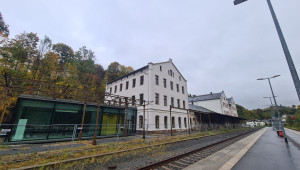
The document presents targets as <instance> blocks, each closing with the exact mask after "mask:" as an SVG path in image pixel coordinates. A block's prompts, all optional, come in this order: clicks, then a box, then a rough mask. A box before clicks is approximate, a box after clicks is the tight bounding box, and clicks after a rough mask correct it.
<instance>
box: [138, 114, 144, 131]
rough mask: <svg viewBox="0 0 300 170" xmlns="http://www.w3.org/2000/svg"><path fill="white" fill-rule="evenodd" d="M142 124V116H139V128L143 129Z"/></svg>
mask: <svg viewBox="0 0 300 170" xmlns="http://www.w3.org/2000/svg"><path fill="white" fill-rule="evenodd" d="M143 122H144V119H143V116H142V115H140V116H139V128H143V124H144V123H143Z"/></svg>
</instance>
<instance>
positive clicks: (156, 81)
mask: <svg viewBox="0 0 300 170" xmlns="http://www.w3.org/2000/svg"><path fill="white" fill-rule="evenodd" d="M155 84H156V85H158V75H155Z"/></svg>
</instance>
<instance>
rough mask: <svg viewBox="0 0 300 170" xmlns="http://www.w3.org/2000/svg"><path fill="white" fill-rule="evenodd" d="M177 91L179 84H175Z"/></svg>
mask: <svg viewBox="0 0 300 170" xmlns="http://www.w3.org/2000/svg"><path fill="white" fill-rule="evenodd" d="M176 89H177V92H179V84H176Z"/></svg>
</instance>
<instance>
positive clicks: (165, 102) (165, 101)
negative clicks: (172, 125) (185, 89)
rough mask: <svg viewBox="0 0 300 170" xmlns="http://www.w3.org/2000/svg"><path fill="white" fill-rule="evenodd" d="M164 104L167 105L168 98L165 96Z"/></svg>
mask: <svg viewBox="0 0 300 170" xmlns="http://www.w3.org/2000/svg"><path fill="white" fill-rule="evenodd" d="M164 106H168V99H167V96H164Z"/></svg>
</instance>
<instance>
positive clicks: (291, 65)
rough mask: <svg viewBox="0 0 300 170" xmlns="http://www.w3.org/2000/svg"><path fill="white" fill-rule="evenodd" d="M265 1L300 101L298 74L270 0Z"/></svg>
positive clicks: (238, 1)
mask: <svg viewBox="0 0 300 170" xmlns="http://www.w3.org/2000/svg"><path fill="white" fill-rule="evenodd" d="M245 1H247V0H234V1H233V4H234V5H237V4H240V3H243V2H245ZM267 3H268V6H269V9H270V12H271V15H272V18H273V21H274V24H275V27H276V30H277V33H278V36H279V39H280V42H281V46H282V48H283V52H284V54H285V58H286V61H287V63H288V66H289V69H290V72H291V75H292V78H293V81H294V85H295V88H296V92H297V95H298V99H299V101H300V80H299V77H298V74H297V70H296V67H295V65H294V62H293V59H292V57H291V54H290V51H289V49H288V46H287V44H286V42H285V39H284V36H283V33H282V31H281V28H280V25H279V22H278V20H277V17H276V15H275V12H274V9H273V7H272V4H271V1H270V0H267Z"/></svg>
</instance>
